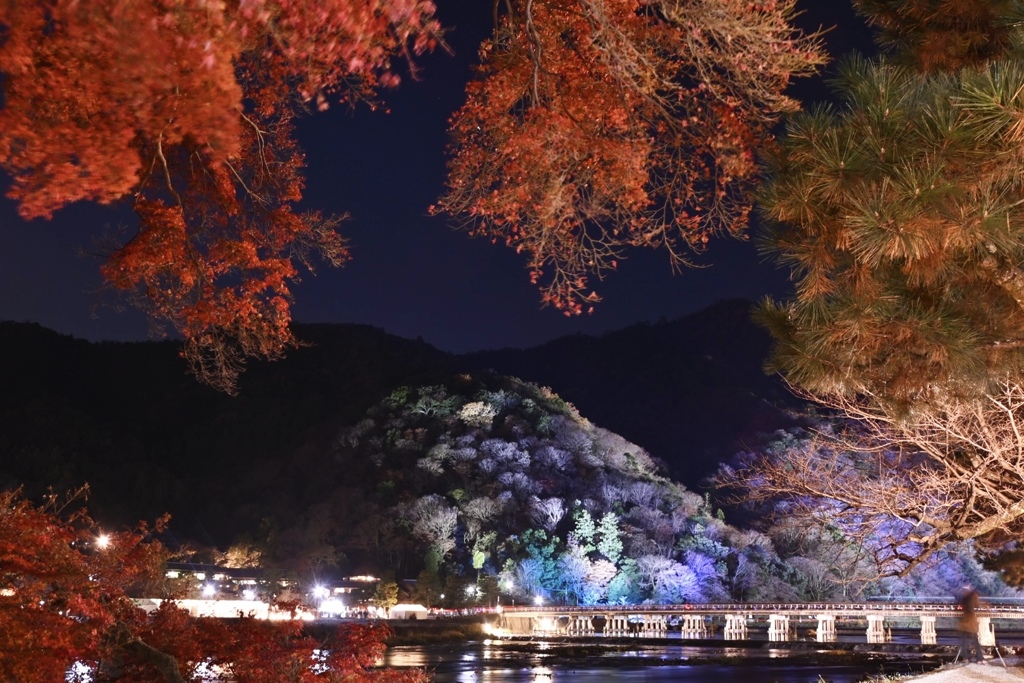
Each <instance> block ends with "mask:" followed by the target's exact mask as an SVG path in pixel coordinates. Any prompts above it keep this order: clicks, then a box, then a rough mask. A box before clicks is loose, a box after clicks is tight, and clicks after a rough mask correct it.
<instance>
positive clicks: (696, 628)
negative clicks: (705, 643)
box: [681, 614, 706, 638]
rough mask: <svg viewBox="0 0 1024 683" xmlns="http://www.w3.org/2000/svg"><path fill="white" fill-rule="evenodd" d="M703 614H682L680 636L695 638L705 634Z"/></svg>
mask: <svg viewBox="0 0 1024 683" xmlns="http://www.w3.org/2000/svg"><path fill="white" fill-rule="evenodd" d="M705 630H706V629H705V628H704V615H703V614H684V615H683V619H682V629H681V631H682V636H683V637H684V638H695V637H701V636H703V635H705Z"/></svg>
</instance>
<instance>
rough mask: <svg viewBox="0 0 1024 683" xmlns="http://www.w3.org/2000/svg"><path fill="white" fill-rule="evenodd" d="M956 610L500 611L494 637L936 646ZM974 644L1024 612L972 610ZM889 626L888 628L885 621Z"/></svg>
mask: <svg viewBox="0 0 1024 683" xmlns="http://www.w3.org/2000/svg"><path fill="white" fill-rule="evenodd" d="M960 614H961V611H960V607H959V606H958V605H956V604H953V603H950V602H859V603H852V602H831V603H830V602H821V603H759V604H752V603H720V604H686V605H640V606H621V607H620V606H599V607H558V606H543V607H542V606H536V607H505V608H503V609H502V611H501V613H500V615H499V618H498V619H497V621H496V622H495V632H496V633H498V634H500V635H510V636H517V635H518V636H529V635H543V636H562V637H594V636H635V637H657V638H663V637H667V636H668V635H669V634H670V633H675V632H679V633H680V635H681V637H683V638H707V637H710V635H711V634H712V633H715V632H719V631H720V632H721V633H722V636H723V637H724V638H725V640H746V639H748V638H749V637H750V634H751V632H752V631H759V632H763V631H765V630H766V631H767V635H768V640H769V641H788V640H793V639H795V637H796V634H795V631H796V629H797V626H798V625H801V626H803V625H804V624H806V625H808V626H809V625H811V624H815V625H816V628H814V629H813V631H814V636H815V638H816V640H817V641H818V642H832V641H835V640H836V639H837V637H838V636H837V628H836V627H837V624H841V625H843V626H844V627H863V628H864V634H865V637H866V639H867V642H868V643H884V642H887V641H888V640H889V639H890V637H891V625H892V623H893V622H895V621H897V620H899V622H900V623H901V624H906V623H908V622H910V623H911V624H915V623H916V625H918V626H919V627H920V633H921V643H922V644H931V645H934V644H935V642H936V630H935V628H936V622H938V621H939V620H943V625H944V626H946V622H948V627H950V628H953V627H955V624H956V622H957V621H958V620H959V618H960ZM977 615H978V640H979V642H980V643H981V644H982V645H989V646H991V645H995V642H996V640H995V638H996V636H995V621H996V620H1000V621H1003V620H1006V621H1010V620H1012V621H1024V605H1021V604H1020V603H1012V604H1011V603H1008V602H1000V601H996V600H993V601H991V602H987V603H986V604H983V605H982V607H981V608H979V609H978V611H977ZM887 621H888V622H889V623H888V624H887V623H886V622H887Z"/></svg>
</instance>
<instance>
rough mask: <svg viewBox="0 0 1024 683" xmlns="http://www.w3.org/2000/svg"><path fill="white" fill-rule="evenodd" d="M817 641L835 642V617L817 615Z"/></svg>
mask: <svg viewBox="0 0 1024 683" xmlns="http://www.w3.org/2000/svg"><path fill="white" fill-rule="evenodd" d="M817 640H818V642H819V643H833V642H835V640H836V615H834V614H819V615H818V634H817Z"/></svg>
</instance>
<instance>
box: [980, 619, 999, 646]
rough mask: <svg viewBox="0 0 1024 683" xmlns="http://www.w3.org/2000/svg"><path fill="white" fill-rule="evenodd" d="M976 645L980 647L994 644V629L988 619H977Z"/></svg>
mask: <svg viewBox="0 0 1024 683" xmlns="http://www.w3.org/2000/svg"><path fill="white" fill-rule="evenodd" d="M978 644H979V645H981V646H982V647H992V646H994V645H995V644H996V627H995V624H993V623H992V619H991V618H990V617H978Z"/></svg>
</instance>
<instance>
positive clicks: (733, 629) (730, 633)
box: [723, 614, 747, 640]
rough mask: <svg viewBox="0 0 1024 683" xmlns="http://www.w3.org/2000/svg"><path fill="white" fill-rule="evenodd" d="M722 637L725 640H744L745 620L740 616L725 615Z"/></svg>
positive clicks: (745, 637)
mask: <svg viewBox="0 0 1024 683" xmlns="http://www.w3.org/2000/svg"><path fill="white" fill-rule="evenodd" d="M723 635H724V636H725V639H726V640H746V639H747V618H746V617H745V616H743V615H742V614H726V615H725V631H723Z"/></svg>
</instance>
